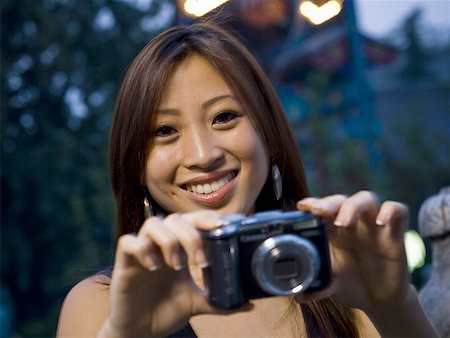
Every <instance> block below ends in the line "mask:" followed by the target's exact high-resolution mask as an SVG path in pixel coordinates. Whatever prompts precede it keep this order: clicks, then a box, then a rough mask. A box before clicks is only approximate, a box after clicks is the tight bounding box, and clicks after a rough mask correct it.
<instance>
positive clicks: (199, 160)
mask: <svg viewBox="0 0 450 338" xmlns="http://www.w3.org/2000/svg"><path fill="white" fill-rule="evenodd" d="M188 134H189V137H186V139H185V142H184V149H183V150H182V151H183V152H184V156H183V157H184V165H185V166H186V167H187V168H194V167H197V168H202V169H206V168H210V167H211V166H214V165H217V163H218V162H219V161H220V160H221V159H223V150H222V149H221V148H220V146H219V144H218V140H217V137H216V136H215V135H212V133H211V132H210V131H208V130H204V131H199V132H190V133H188Z"/></svg>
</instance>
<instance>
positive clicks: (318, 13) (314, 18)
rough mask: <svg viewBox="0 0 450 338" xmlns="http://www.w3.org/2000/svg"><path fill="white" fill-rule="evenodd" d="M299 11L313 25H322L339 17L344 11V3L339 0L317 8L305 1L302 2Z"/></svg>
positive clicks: (332, 0)
mask: <svg viewBox="0 0 450 338" xmlns="http://www.w3.org/2000/svg"><path fill="white" fill-rule="evenodd" d="M299 10H300V13H301V14H302V15H303V16H304V17H305V18H307V19H308V20H309V21H310V22H311V23H312V24H314V25H320V24H322V23H324V22H325V21H327V20H330V19H331V18H333V17H335V16H336V15H338V14H339V13H340V12H341V10H342V3H341V2H339V1H337V0H330V1H328V2H326V3H324V4H323V5H322V6H317V5H316V4H315V3H312V2H311V1H305V2H302V4H301V5H300V7H299Z"/></svg>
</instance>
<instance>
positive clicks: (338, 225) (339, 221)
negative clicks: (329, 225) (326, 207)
mask: <svg viewBox="0 0 450 338" xmlns="http://www.w3.org/2000/svg"><path fill="white" fill-rule="evenodd" d="M333 224H334V225H335V226H337V227H343V226H344V223H343V222H342V221H341V220H339V219H337V220H335V221H334V223H333Z"/></svg>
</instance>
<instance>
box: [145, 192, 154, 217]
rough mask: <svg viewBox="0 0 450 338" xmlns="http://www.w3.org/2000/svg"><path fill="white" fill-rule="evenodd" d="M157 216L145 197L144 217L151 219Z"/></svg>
mask: <svg viewBox="0 0 450 338" xmlns="http://www.w3.org/2000/svg"><path fill="white" fill-rule="evenodd" d="M154 215H155V212H154V210H153V206H152V204H151V203H150V201H149V200H148V198H147V197H144V216H145V218H146V219H147V218H149V217H152V216H154Z"/></svg>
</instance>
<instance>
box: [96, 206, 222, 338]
mask: <svg viewBox="0 0 450 338" xmlns="http://www.w3.org/2000/svg"><path fill="white" fill-rule="evenodd" d="M219 217H220V215H219V214H217V213H215V212H212V211H198V212H192V213H187V214H172V215H169V216H167V217H166V218H164V219H161V218H159V217H151V218H148V219H147V220H146V221H145V222H144V224H143V225H142V227H141V229H140V230H139V233H138V234H137V235H131V234H127V235H123V236H121V237H120V238H119V241H118V245H117V249H116V257H115V263H114V270H113V274H112V278H111V287H110V305H109V309H110V310H109V317H108V320H107V321H106V322H105V324H104V326H103V328H102V330H101V332H100V336H102V335H104V336H112V335H114V336H121V337H132V336H133V337H137V336H164V335H168V334H170V333H173V332H176V331H177V330H179V329H181V328H182V327H183V326H185V325H186V324H187V322H188V321H189V318H190V317H191V316H193V315H196V314H201V313H220V312H223V311H221V310H218V309H216V308H214V307H212V306H211V305H210V304H209V303H208V299H207V295H206V292H205V290H202V289H200V288H199V287H198V286H197V285H196V284H195V282H194V281H193V279H192V277H191V275H190V273H189V269H188V268H187V267H188V265H197V266H200V267H202V266H205V265H206V264H208V258H207V257H206V254H205V251H204V249H203V245H202V239H201V234H200V233H199V231H198V229H200V230H210V229H213V228H215V227H217V226H218V223H219Z"/></svg>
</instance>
